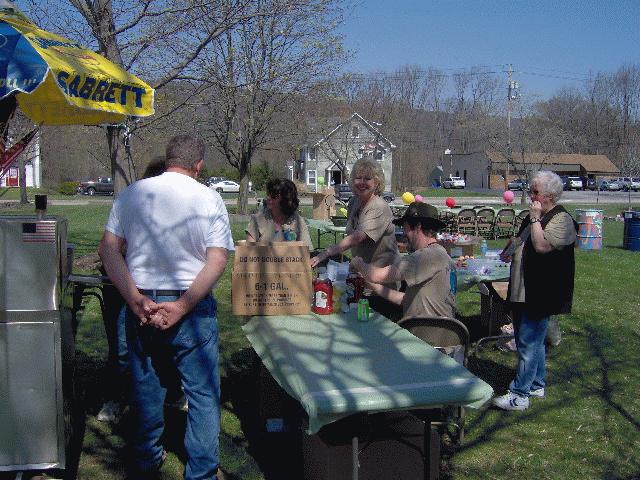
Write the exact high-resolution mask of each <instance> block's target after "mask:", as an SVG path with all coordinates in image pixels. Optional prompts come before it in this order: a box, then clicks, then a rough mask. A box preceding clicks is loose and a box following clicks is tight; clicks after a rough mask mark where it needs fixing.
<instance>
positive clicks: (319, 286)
mask: <svg viewBox="0 0 640 480" xmlns="http://www.w3.org/2000/svg"><path fill="white" fill-rule="evenodd" d="M313 312H314V313H317V314H319V315H328V314H330V313H333V285H331V280H329V279H328V278H326V279H320V278H317V279H315V280H314V281H313Z"/></svg>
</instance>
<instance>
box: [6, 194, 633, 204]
mask: <svg viewBox="0 0 640 480" xmlns="http://www.w3.org/2000/svg"><path fill="white" fill-rule="evenodd" d="M467 192H468V190H467ZM475 192H477V193H479V194H481V195H478V196H477V197H456V190H451V191H450V195H449V196H451V197H453V198H455V199H456V200H457V202H458V203H459V204H464V205H470V204H474V205H475V204H500V203H503V200H502V191H501V190H500V191H498V190H477V191H475ZM487 194H490V196H487ZM515 194H516V199H515V203H520V192H515ZM444 200H445V199H444V198H443V197H425V201H426V202H427V203H432V204H435V205H439V204H441V203H444ZM30 201H33V199H30ZM112 201H113V197H106V196H95V197H89V196H87V195H77V196H75V197H72V198H69V199H68V200H67V199H64V200H57V199H49V204H50V205H89V204H94V205H95V204H107V205H109V204H111V202H112ZM560 201H561V203H577V204H587V205H594V204H598V203H627V202H628V201H629V193H628V192H599V193H598V192H591V191H571V192H563V194H562V198H561V200H560ZM17 202H18V200H2V199H0V203H17ZM249 202H250V205H253V204H255V199H253V198H251V199H250V200H249ZM400 202H402V200H401V199H400V197H399V196H397V197H396V203H400ZM224 203H225V205H236V203H237V200H236V198H225V199H224ZM631 203H632V205H636V206H637V205H638V204H640V192H631ZM300 204H301V205H311V204H312V200H311V197H301V198H300Z"/></svg>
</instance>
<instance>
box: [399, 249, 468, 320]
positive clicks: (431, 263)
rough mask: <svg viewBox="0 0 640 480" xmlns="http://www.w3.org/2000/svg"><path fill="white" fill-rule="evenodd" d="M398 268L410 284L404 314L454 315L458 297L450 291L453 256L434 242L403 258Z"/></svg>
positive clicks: (405, 294) (421, 315)
mask: <svg viewBox="0 0 640 480" xmlns="http://www.w3.org/2000/svg"><path fill="white" fill-rule="evenodd" d="M396 268H397V269H398V270H399V271H400V273H401V274H402V279H403V280H404V281H405V282H406V283H407V290H406V291H405V293H404V298H403V299H402V317H403V318H411V317H453V316H454V314H455V308H456V299H455V297H454V295H453V293H452V292H451V280H450V278H451V257H449V254H448V253H447V251H446V250H445V248H444V247H443V246H441V245H439V244H437V243H432V244H431V245H428V246H426V247H424V248H421V249H420V250H416V251H415V252H413V253H411V254H409V255H407V256H406V257H402V258H401V259H400V261H398V262H397V263H396Z"/></svg>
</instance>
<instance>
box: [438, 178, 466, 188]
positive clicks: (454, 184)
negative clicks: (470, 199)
mask: <svg viewBox="0 0 640 480" xmlns="http://www.w3.org/2000/svg"><path fill="white" fill-rule="evenodd" d="M464 187H466V182H465V181H464V179H463V178H460V177H451V176H450V177H449V178H447V179H446V180H444V181H443V182H442V188H464Z"/></svg>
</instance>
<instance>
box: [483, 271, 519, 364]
mask: <svg viewBox="0 0 640 480" xmlns="http://www.w3.org/2000/svg"><path fill="white" fill-rule="evenodd" d="M478 291H479V292H480V317H481V318H480V323H481V324H482V327H483V329H485V331H486V333H487V334H486V336H484V337H480V338H479V339H478V341H477V342H476V344H475V348H474V355H477V353H478V350H479V349H480V346H481V345H482V344H483V343H485V342H489V341H493V340H496V341H497V340H501V339H509V340H511V339H512V338H513V335H507V334H497V333H498V329H499V328H500V327H501V326H502V325H506V324H508V323H511V322H513V319H512V318H511V313H510V311H509V309H508V307H507V303H506V302H505V301H504V300H502V298H500V296H499V295H498V293H497V292H496V291H495V290H494V289H493V288H491V289H490V288H489V286H488V285H487V283H486V282H480V283H478Z"/></svg>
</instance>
